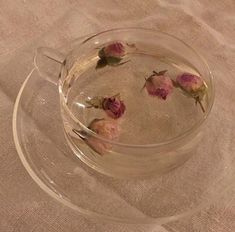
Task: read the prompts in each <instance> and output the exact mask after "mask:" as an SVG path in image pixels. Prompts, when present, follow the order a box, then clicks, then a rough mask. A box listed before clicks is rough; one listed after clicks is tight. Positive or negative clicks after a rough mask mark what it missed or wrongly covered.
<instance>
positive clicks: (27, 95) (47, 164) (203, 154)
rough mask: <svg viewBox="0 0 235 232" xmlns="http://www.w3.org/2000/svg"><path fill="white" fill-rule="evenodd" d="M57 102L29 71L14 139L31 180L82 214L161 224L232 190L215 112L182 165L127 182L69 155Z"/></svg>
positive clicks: (51, 89)
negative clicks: (94, 168)
mask: <svg viewBox="0 0 235 232" xmlns="http://www.w3.org/2000/svg"><path fill="white" fill-rule="evenodd" d="M55 99H57V100H55ZM58 99H59V97H58V91H57V88H55V86H54V85H53V84H51V83H48V82H47V81H45V80H43V79H42V78H41V77H40V76H39V75H38V73H37V71H36V70H32V72H31V73H30V74H29V75H28V77H27V78H26V80H25V82H24V83H23V85H22V87H21V90H20V92H19V94H18V97H17V99H16V103H15V108H14V115H13V134H14V141H15V145H16V149H17V151H18V153H19V156H20V159H21V161H22V163H23V165H24V167H25V168H26V169H27V171H28V173H29V174H30V176H31V177H32V178H33V179H34V181H35V182H36V183H37V184H38V185H39V186H40V187H41V188H42V189H43V190H44V191H45V192H47V193H48V194H49V195H50V196H52V197H53V198H55V199H57V200H58V201H59V202H61V203H63V204H64V205H66V206H68V207H70V208H72V209H74V210H76V211H77V212H79V213H81V214H82V215H84V216H89V217H91V218H93V219H98V220H99V221H100V220H104V221H109V222H110V221H111V222H120V223H133V224H163V223H167V222H170V221H173V220H176V219H179V218H182V217H185V216H189V215H191V214H193V213H195V212H197V211H198V210H201V209H202V208H203V207H206V206H207V205H208V204H210V203H211V202H212V201H213V200H217V199H218V198H219V197H220V196H221V194H222V193H224V192H225V191H226V190H228V189H229V188H231V187H232V184H233V178H234V166H235V165H234V157H233V154H232V152H229V151H230V150H229V149H230V147H229V146H227V145H225V146H224V147H223V146H221V144H220V142H219V140H218V139H219V137H215V136H211V135H212V134H214V135H215V134H216V131H217V130H220V129H219V127H218V125H217V126H216V123H217V124H218V123H219V121H218V120H216V118H217V117H218V114H217V115H215V116H214V115H212V116H211V120H209V121H208V124H207V126H206V127H205V128H204V130H205V133H206V134H207V139H206V140H205V141H203V144H202V145H201V146H199V147H198V149H197V151H195V153H194V154H193V155H192V158H191V159H190V160H188V161H187V162H186V163H185V164H184V165H182V166H181V167H179V168H177V169H175V170H173V171H171V172H169V173H167V174H165V175H162V176H158V177H155V178H150V179H139V180H125V179H115V178H112V177H108V176H104V175H102V174H100V173H97V172H95V171H94V170H91V169H90V168H89V167H87V166H86V165H85V164H83V163H82V162H81V161H80V160H79V159H78V158H77V157H76V156H75V155H74V154H73V152H72V151H71V150H70V148H69V147H68V145H67V143H66V139H65V137H64V131H63V127H62V122H61V116H60V108H59V102H58V101H59V100H58ZM225 123H226V122H225ZM225 123H224V124H223V126H224V127H225V126H226V125H225ZM230 129H231V130H232V128H231V126H230V127H227V131H226V130H225V133H228V134H229V133H230ZM218 136H219V135H218ZM215 141H217V142H216V143H215ZM212 144H213V146H212ZM225 148H226V149H225Z"/></svg>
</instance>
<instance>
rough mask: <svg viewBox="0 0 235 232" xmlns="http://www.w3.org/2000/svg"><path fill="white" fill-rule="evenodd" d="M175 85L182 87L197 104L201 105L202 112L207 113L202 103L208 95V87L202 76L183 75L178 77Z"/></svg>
mask: <svg viewBox="0 0 235 232" xmlns="http://www.w3.org/2000/svg"><path fill="white" fill-rule="evenodd" d="M175 85H176V87H180V88H181V89H182V90H183V91H184V92H185V93H186V94H187V95H188V96H189V97H192V98H194V99H195V102H196V104H197V103H199V105H200V107H201V109H202V111H203V112H205V109H204V107H203V105H202V103H201V101H202V100H203V97H204V95H205V93H206V90H207V86H206V83H205V82H204V80H203V79H202V78H201V77H200V76H196V75H194V74H190V73H183V74H181V75H179V76H177V78H176V82H175Z"/></svg>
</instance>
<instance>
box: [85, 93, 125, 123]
mask: <svg viewBox="0 0 235 232" xmlns="http://www.w3.org/2000/svg"><path fill="white" fill-rule="evenodd" d="M87 103H88V104H89V106H88V108H89V107H94V108H98V109H103V110H104V111H105V112H106V113H107V115H108V116H110V117H111V118H114V119H117V118H120V117H121V116H122V115H123V114H124V112H125V110H126V106H125V104H124V102H123V101H122V100H121V99H120V94H116V95H114V96H112V97H99V96H98V97H93V98H91V99H90V100H88V101H87Z"/></svg>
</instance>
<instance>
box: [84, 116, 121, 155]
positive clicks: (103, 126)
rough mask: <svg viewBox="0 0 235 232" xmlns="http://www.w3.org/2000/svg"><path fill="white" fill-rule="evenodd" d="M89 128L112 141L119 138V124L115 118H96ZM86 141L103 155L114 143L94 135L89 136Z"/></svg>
mask: <svg viewBox="0 0 235 232" xmlns="http://www.w3.org/2000/svg"><path fill="white" fill-rule="evenodd" d="M88 128H89V129H90V130H92V131H94V132H95V133H97V134H98V135H100V136H102V137H103V138H105V139H108V140H111V141H112V140H115V139H117V138H118V137H119V134H120V129H119V125H118V123H117V121H114V120H107V119H94V120H93V121H92V122H91V123H90V125H89V127H88ZM85 141H86V143H87V144H88V145H89V146H90V147H91V148H92V149H94V150H95V151H96V152H97V153H99V154H101V155H103V154H104V153H105V152H106V151H107V150H110V149H111V148H112V144H110V143H107V142H104V141H102V140H100V139H98V138H95V137H93V136H88V137H87V138H86V139H85Z"/></svg>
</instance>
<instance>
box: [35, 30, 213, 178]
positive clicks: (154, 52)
mask: <svg viewBox="0 0 235 232" xmlns="http://www.w3.org/2000/svg"><path fill="white" fill-rule="evenodd" d="M120 44H121V45H120ZM110 45H115V46H117V45H118V46H119V48H120V46H121V48H122V49H124V53H123V54H121V55H120V56H119V57H118V56H117V55H116V54H113V53H112V51H111V53H112V54H111V55H110V56H109V54H106V53H108V51H109V50H108V47H110ZM111 47H112V46H111ZM61 50H62V51H63V52H64V53H66V55H64V54H63V53H61V51H57V50H54V49H51V48H38V49H37V53H36V56H35V66H36V68H37V69H38V72H39V74H40V75H41V76H42V77H43V78H45V79H47V80H48V81H49V82H51V83H53V84H55V85H56V86H58V89H59V95H60V107H61V116H62V120H63V124H64V132H65V137H66V140H67V142H68V144H69V146H70V148H71V149H72V150H73V152H74V154H75V155H76V156H77V157H78V158H79V159H80V160H82V161H83V162H84V163H86V164H87V165H88V166H90V167H91V168H93V169H95V170H97V171H99V172H101V173H103V174H107V175H110V176H115V177H121V178H139V177H146V176H153V175H161V174H163V173H166V172H168V171H170V170H172V169H174V168H176V167H178V166H179V165H181V164H183V163H184V162H185V161H186V160H187V159H188V158H189V157H190V156H191V155H192V154H193V153H194V151H195V149H196V148H197V145H198V144H199V143H202V142H203V126H204V125H205V121H206V119H207V118H208V115H209V113H210V111H211V108H212V105H213V101H214V86H213V76H212V74H211V71H210V69H209V67H208V65H207V63H206V61H205V60H204V59H203V58H202V57H201V56H200V55H199V54H198V53H197V52H196V51H194V50H193V49H192V48H191V47H189V46H188V45H187V44H185V43H184V42H183V41H181V40H179V39H178V38H176V37H174V36H172V35H169V34H166V33H163V32H159V31H154V30H149V29H140V28H122V29H114V30H108V31H104V32H101V33H98V34H95V35H93V36H90V37H89V38H87V39H85V40H84V41H83V42H82V43H80V42H79V43H78V42H77V41H76V40H75V41H72V42H71V43H70V44H69V45H67V46H66V47H65V48H62V49H61ZM115 56H116V57H115ZM110 57H111V59H110ZM113 58H115V59H113ZM161 71H164V72H161ZM186 74H187V75H191V76H197V77H200V81H201V82H200V83H201V84H202V85H203V96H202V97H201V98H200V99H199V98H198V95H195V93H197V92H196V91H194V92H192V91H191V92H189V91H185V90H187V89H186V88H184V86H180V85H179V84H180V82H177V78H178V77H181V76H182V75H186ZM151 78H156V79H159V78H162V79H161V81H162V80H163V79H164V80H165V79H166V78H167V80H168V81H169V79H170V81H171V84H172V86H171V88H170V91H169V96H168V95H167V96H165V95H164V96H163V95H159V94H158V93H157V92H154V93H156V94H151V92H150V91H149V88H148V87H149V85H150V87H151V84H152V85H153V87H156V86H155V84H154V83H155V82H152V79H151ZM150 80H151V81H150ZM159 80H160V79H159ZM161 81H160V82H161ZM156 83H158V82H156ZM167 83H168V82H167ZM163 84H164V83H163ZM194 84H195V83H194ZM163 86H164V85H163ZM161 88H163V87H162V86H161ZM161 88H160V89H161ZM163 89H164V88H163ZM168 90H169V89H168ZM153 95H154V96H153ZM117 98H118V99H117ZM107 99H109V100H110V99H112V100H113V99H115V100H117V101H119V103H120V102H122V103H123V104H125V110H124V112H122V114H121V115H118V118H117V117H114V115H113V114H112V112H111V114H110V108H109V109H108V110H107V109H106V106H104V100H107ZM97 102H98V103H97ZM195 103H196V104H195ZM52 110H53V109H52ZM110 115H111V117H110Z"/></svg>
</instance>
